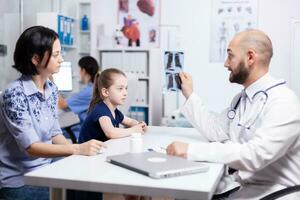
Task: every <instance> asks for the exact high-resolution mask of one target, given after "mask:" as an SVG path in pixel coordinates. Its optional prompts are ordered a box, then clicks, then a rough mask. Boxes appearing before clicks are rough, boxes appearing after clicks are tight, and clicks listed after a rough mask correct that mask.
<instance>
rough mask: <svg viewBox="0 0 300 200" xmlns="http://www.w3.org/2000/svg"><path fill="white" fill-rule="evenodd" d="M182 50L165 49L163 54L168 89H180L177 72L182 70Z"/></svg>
mask: <svg viewBox="0 0 300 200" xmlns="http://www.w3.org/2000/svg"><path fill="white" fill-rule="evenodd" d="M183 55H184V54H183V52H181V51H166V52H165V55H164V65H165V77H166V88H167V90H168V91H178V90H180V89H181V79H180V77H179V72H182V70H183V57H184V56H183Z"/></svg>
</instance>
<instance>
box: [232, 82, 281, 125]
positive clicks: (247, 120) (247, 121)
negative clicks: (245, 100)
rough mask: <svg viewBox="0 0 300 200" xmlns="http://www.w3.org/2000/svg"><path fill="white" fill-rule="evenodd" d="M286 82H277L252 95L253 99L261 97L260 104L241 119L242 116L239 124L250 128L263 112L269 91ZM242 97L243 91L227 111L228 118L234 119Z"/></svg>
mask: <svg viewBox="0 0 300 200" xmlns="http://www.w3.org/2000/svg"><path fill="white" fill-rule="evenodd" d="M285 83H286V82H285V81H283V82H280V83H277V84H275V85H272V86H271V87H269V88H267V89H265V90H260V91H257V92H256V93H255V94H254V95H253V97H252V100H253V101H254V100H255V99H256V98H257V97H260V98H259V99H258V100H259V102H260V103H259V104H257V105H256V106H255V108H256V109H251V110H250V111H249V112H248V113H247V114H246V116H245V117H243V118H242V119H241V117H240V121H239V123H238V126H242V127H245V128H246V129H250V127H251V126H252V125H253V124H254V123H255V121H256V120H257V118H258V116H259V115H260V114H261V112H262V111H263V108H264V106H265V104H266V102H267V100H268V94H267V92H268V91H269V90H271V89H273V88H275V87H277V86H280V85H284V84H285ZM241 99H242V93H241V94H240V96H239V97H238V100H237V101H236V103H235V105H234V106H233V103H232V104H231V109H230V110H229V111H228V112H227V117H228V119H230V120H233V119H234V118H235V116H236V110H237V108H238V106H239V104H240V102H241ZM258 110H259V112H255V111H258Z"/></svg>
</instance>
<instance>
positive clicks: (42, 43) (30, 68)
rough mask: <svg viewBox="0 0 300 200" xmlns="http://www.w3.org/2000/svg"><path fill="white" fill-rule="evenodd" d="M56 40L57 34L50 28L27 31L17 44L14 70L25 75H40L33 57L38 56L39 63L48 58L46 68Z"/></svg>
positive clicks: (35, 27)
mask: <svg viewBox="0 0 300 200" xmlns="http://www.w3.org/2000/svg"><path fill="white" fill-rule="evenodd" d="M56 39H58V35H57V33H56V32H55V31H53V30H51V29H49V28H46V27H43V26H33V27H30V28H28V29H26V30H25V31H24V32H23V33H22V34H21V36H20V37H19V39H18V41H17V43H16V48H15V52H14V65H13V68H15V69H16V70H18V71H19V72H21V74H24V75H36V74H38V71H37V69H36V66H35V65H34V64H33V63H32V61H31V60H32V58H33V56H37V57H38V58H39V62H41V61H42V60H43V59H44V57H45V56H46V58H47V62H46V64H45V66H44V67H45V68H46V67H47V65H48V62H49V59H50V57H51V55H52V47H53V43H54V41H55V40H56Z"/></svg>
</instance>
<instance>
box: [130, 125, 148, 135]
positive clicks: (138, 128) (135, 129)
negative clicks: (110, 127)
mask: <svg viewBox="0 0 300 200" xmlns="http://www.w3.org/2000/svg"><path fill="white" fill-rule="evenodd" d="M143 126H144V125H143V124H142V123H138V124H137V125H134V126H132V127H131V129H132V130H133V132H136V133H141V134H144V133H145V132H144V129H143Z"/></svg>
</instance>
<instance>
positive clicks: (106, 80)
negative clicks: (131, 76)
mask: <svg viewBox="0 0 300 200" xmlns="http://www.w3.org/2000/svg"><path fill="white" fill-rule="evenodd" d="M116 74H117V75H122V76H124V77H126V75H125V73H124V72H122V71H121V70H119V69H116V68H108V69H106V70H104V71H102V72H98V73H97V74H96V76H95V81H94V89H93V97H92V100H91V103H90V106H89V109H88V112H91V111H92V110H93V109H94V107H95V106H96V104H97V103H100V102H102V101H103V96H102V92H101V91H102V88H109V87H110V86H112V85H113V84H114V81H115V79H114V77H113V75H116Z"/></svg>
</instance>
